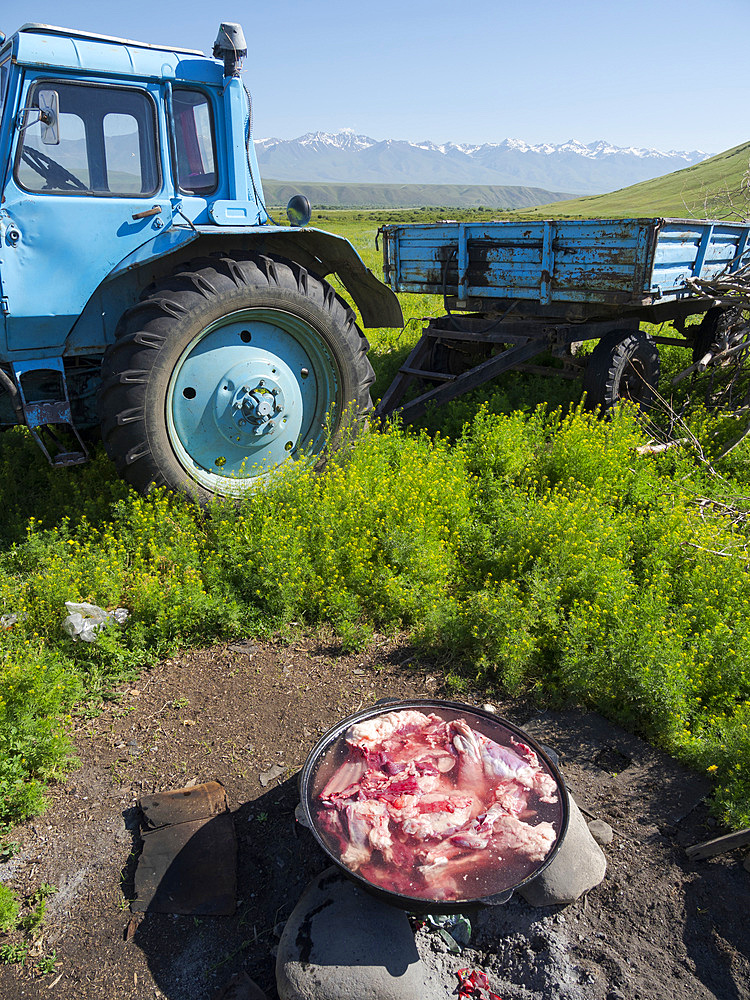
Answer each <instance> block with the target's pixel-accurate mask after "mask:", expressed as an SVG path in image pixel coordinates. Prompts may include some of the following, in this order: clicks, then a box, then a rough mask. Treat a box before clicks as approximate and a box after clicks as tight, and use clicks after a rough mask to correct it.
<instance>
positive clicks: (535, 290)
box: [382, 219, 750, 319]
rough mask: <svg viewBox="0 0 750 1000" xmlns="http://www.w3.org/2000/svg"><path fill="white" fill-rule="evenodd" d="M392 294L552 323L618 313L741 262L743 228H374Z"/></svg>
mask: <svg viewBox="0 0 750 1000" xmlns="http://www.w3.org/2000/svg"><path fill="white" fill-rule="evenodd" d="M382 232H383V238H384V240H383V255H384V274H385V280H386V282H387V283H388V284H389V285H390V286H391V288H392V289H393V290H394V291H396V292H417V293H420V294H431V295H442V296H443V297H444V298H445V299H446V301H447V302H448V303H449V305H450V306H451V308H455V309H459V310H461V309H464V310H470V311H474V312H491V311H493V310H497V309H499V308H502V302H503V301H514V302H520V304H521V310H519V311H528V310H524V304H528V307H529V310H530V311H531V312H533V311H534V310H537V311H538V312H540V313H542V314H544V315H547V316H559V317H560V318H571V319H573V318H585V316H586V315H590V314H591V313H592V311H593V312H595V313H596V314H597V315H601V316H604V315H608V314H609V315H614V314H618V313H619V314H621V313H622V312H623V311H625V312H632V311H634V310H638V309H645V308H648V307H652V306H655V305H656V306H658V305H662V304H667V303H674V302H678V301H680V300H684V299H685V298H689V297H691V296H694V295H695V293H694V292H693V291H692V290H691V289H690V287H689V286H688V284H687V281H688V279H689V278H703V279H711V278H714V277H716V276H717V275H718V274H720V273H722V272H724V271H732V270H735V269H737V268H738V267H740V266H741V265H742V264H743V263H747V262H748V260H750V247H749V246H748V237H749V236H750V226H748V225H744V224H740V223H728V222H719V221H697V220H695V219H587V220H572V219H563V220H539V221H531V222H529V221H524V222H515V221H510V222H471V223H459V222H442V223H436V224H410V225H386V226H383V229H382Z"/></svg>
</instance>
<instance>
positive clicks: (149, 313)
mask: <svg viewBox="0 0 750 1000" xmlns="http://www.w3.org/2000/svg"><path fill="white" fill-rule="evenodd" d="M368 347H369V345H368V343H367V340H366V339H365V337H364V336H363V334H362V333H361V332H360V330H359V329H358V328H357V325H356V322H355V316H354V313H353V312H352V310H351V309H350V308H349V307H348V306H347V305H346V303H345V302H344V301H343V300H342V299H341V298H340V297H339V296H338V295H337V294H336V292H335V291H334V290H333V288H332V287H331V286H330V285H329V284H328V283H327V282H325V281H322V280H320V279H318V278H315V277H313V276H312V275H311V274H309V273H308V272H307V271H306V270H305V269H304V268H302V267H299V266H298V265H296V264H294V263H292V262H289V261H280V260H276V259H272V258H270V257H265V256H256V255H252V256H251V255H247V256H232V257H227V256H216V257H211V258H202V259H199V260H195V261H191V262H189V263H186V264H183V265H181V267H180V269H179V270H178V271H177V272H176V273H174V274H173V275H172V276H170V277H167V278H165V279H162V280H161V281H159V282H157V283H156V284H154V285H152V286H150V287H149V288H147V289H146V290H145V291H144V293H143V295H142V296H141V301H140V302H139V303H138V304H137V305H136V306H134V307H133V308H132V309H129V310H128V311H127V312H126V313H125V314H124V315H123V317H122V319H121V320H120V323H119V325H118V330H117V338H116V340H115V342H114V344H112V345H111V346H110V347H109V348H108V350H107V352H106V354H105V357H104V361H103V365H102V382H101V388H100V390H99V415H100V420H101V425H102V438H103V440H104V445H105V447H106V449H107V453H108V454H109V456H110V458H112V460H113V461H114V462H115V464H116V466H117V468H118V471H119V472H120V474H121V475H123V476H124V478H125V479H127V480H128V482H130V483H131V485H133V486H134V487H135V488H136V489H138V490H140V491H141V492H147V491H148V490H149V489H150V488H151V487H152V486H167V487H169V488H170V489H175V490H181V491H183V492H185V493H188V494H190V495H192V496H193V497H195V498H196V499H197V500H198V501H200V502H202V503H203V502H206V501H207V500H209V499H211V498H212V497H217V496H218V497H238V496H241V495H242V494H243V493H246V492H248V491H249V490H252V489H253V488H254V487H256V486H257V485H258V484H259V483H261V482H263V481H264V480H265V479H266V478H267V477H268V476H269V474H270V473H271V472H272V471H273V470H274V469H275V468H277V467H278V466H279V465H281V464H282V463H283V462H286V461H288V460H289V459H294V458H296V457H298V456H299V455H300V454H302V453H305V454H317V453H318V452H320V451H321V450H322V449H323V448H324V446H325V445H326V443H327V442H328V441H329V440H330V441H331V442H332V443H334V444H335V442H336V439H337V436H338V434H339V433H340V431H341V430H342V427H343V424H344V422H345V420H346V419H347V414H348V410H349V408H351V410H352V411H353V412H354V414H356V413H358V412H359V413H361V412H363V411H366V410H367V409H369V407H370V406H371V405H372V404H371V400H370V385H371V384H372V382H373V379H374V374H373V370H372V367H371V365H370V362H369V361H368V359H367V350H368Z"/></svg>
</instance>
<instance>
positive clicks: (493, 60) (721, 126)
mask: <svg viewBox="0 0 750 1000" xmlns="http://www.w3.org/2000/svg"><path fill="white" fill-rule="evenodd" d="M220 20H224V21H239V22H240V23H241V24H242V25H243V27H244V30H245V35H246V37H247V40H248V45H249V57H248V59H247V62H246V69H245V74H244V78H245V82H246V84H247V86H248V88H249V89H250V91H251V93H252V94H253V97H254V103H255V129H254V135H255V137H256V138H262V137H266V136H277V137H279V138H294V137H295V136H298V135H301V134H302V133H304V132H309V131H313V130H317V129H321V130H324V131H329V132H335V131H338V130H339V129H342V128H351V129H354V130H355V131H356V132H361V133H364V134H366V135H370V136H372V137H373V138H375V139H387V138H395V139H412V140H415V141H420V140H423V139H431V140H433V141H434V142H445V141H453V142H470V143H482V142H499V141H500V140H502V139H504V138H509V137H510V138H518V139H524V140H526V141H527V142H533V143H537V142H563V141H565V140H566V139H578V140H579V141H582V142H592V141H594V140H596V139H606V140H608V141H609V142H612V143H614V144H615V145H618V146H631V145H633V146H650V147H655V148H658V149H664V150H666V149H703V150H705V151H706V152H711V153H714V152H719V151H720V150H723V149H728V148H730V147H731V146H735V145H737V144H738V143H740V142H743V141H745V140H747V139H750V77H749V76H748V74H747V72H746V69H745V61H746V48H747V40H748V38H750V0H708V2H707V0H630V2H628V0H620V2H619V3H616V2H615V3H613V2H609V0H596V2H594V0H591V2H586V0H567V2H566V0H556V2H555V0H465V2H460V0H459V2H455V0H454V2H448V0H400V2H396V0H379V2H365V3H363V2H362V0H262V2H258V0H255V2H247V0H245V2H239V0H223V2H220V3H216V4H214V3H206V2H205V0H204V2H201V3H197V2H195V0H148V2H147V0H123V2H120V3H112V4H110V3H107V2H106V0H96V2H94V0H64V2H61V0H0V30H2V31H4V32H5V33H6V34H10V33H11V32H12V31H15V29H16V28H18V27H20V25H21V24H23V23H25V22H27V21H42V22H46V23H51V24H63V25H65V26H68V27H75V28H81V29H85V30H89V31H98V32H102V33H104V34H112V35H120V36H124V37H128V38H135V39H138V40H140V41H146V42H156V43H162V42H165V43H171V44H174V45H181V46H187V47H191V48H199V49H202V50H203V51H204V52H209V51H210V48H211V46H212V43H213V40H214V38H215V36H216V31H217V28H218V23H219V21H220Z"/></svg>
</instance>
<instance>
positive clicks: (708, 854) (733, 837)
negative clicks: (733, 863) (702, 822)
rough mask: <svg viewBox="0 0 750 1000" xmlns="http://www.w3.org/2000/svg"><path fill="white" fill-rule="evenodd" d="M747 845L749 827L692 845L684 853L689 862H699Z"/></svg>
mask: <svg viewBox="0 0 750 1000" xmlns="http://www.w3.org/2000/svg"><path fill="white" fill-rule="evenodd" d="M748 844H750V826H749V827H747V828H746V829H744V830H735V832H734V833H725V834H724V836H723V837H714V839H713V840H704V841H703V842H702V843H701V844H693V845H692V847H686V848H685V853H686V854H687V856H688V857H689V858H690V860H691V861H701V860H702V859H703V858H713V857H715V856H716V855H717V854H725V853H726V852H727V851H733V850H734V849H735V848H737V847H745V846H747V845H748Z"/></svg>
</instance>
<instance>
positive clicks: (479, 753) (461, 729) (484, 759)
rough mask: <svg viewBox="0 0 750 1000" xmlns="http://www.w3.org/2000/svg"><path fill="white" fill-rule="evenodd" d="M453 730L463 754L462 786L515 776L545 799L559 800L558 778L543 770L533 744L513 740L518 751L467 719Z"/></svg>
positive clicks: (451, 724) (459, 722)
mask: <svg viewBox="0 0 750 1000" xmlns="http://www.w3.org/2000/svg"><path fill="white" fill-rule="evenodd" d="M450 729H451V731H452V733H453V746H454V747H455V748H456V750H457V751H458V755H459V762H458V767H459V776H460V780H461V784H462V787H468V786H477V785H479V784H481V783H482V782H483V780H484V779H487V780H489V781H492V780H495V781H496V780H498V779H507V778H512V779H513V780H514V781H517V782H519V784H521V785H523V787H524V788H528V789H530V790H533V791H535V792H536V793H537V794H538V795H539V798H540V800H541V801H542V802H551V803H553V802H556V801H557V785H556V783H555V779H554V778H553V777H552V775H551V774H547V772H546V771H543V770H542V769H541V767H540V765H539V758H538V757H537V755H536V754H535V753H534V751H533V750H532V749H531V747H528V746H526V744H525V743H519V742H518V741H517V740H514V741H513V743H514V746H515V748H516V749H515V750H511V749H510V747H502V746H500V744H499V743H495V742H494V740H491V739H488V737H486V736H484V735H482V733H478V732H476V730H474V729H472V728H471V726H469V725H468V724H467V723H466V722H465V721H464V720H463V719H456V720H455V721H454V722H452V723H450ZM464 782H465V784H464Z"/></svg>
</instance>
